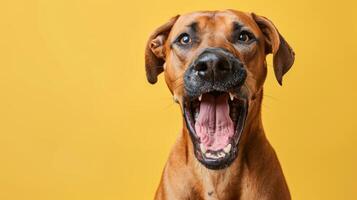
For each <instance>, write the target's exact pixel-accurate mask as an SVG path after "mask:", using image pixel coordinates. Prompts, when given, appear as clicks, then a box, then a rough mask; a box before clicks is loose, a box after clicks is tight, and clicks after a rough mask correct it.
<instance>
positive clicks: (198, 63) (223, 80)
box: [184, 48, 247, 97]
mask: <svg viewBox="0 0 357 200" xmlns="http://www.w3.org/2000/svg"><path fill="white" fill-rule="evenodd" d="M246 76H247V72H246V69H245V67H244V65H243V64H242V62H241V61H240V60H239V58H238V57H237V56H235V55H234V54H233V53H232V52H230V51H228V50H226V49H223V48H207V49H205V50H204V51H203V52H202V53H200V54H199V55H198V56H197V57H196V59H195V60H194V61H193V62H192V64H191V65H190V67H189V68H188V69H187V70H186V72H185V78H184V82H185V89H186V94H187V95H188V96H193V97H194V96H197V95H198V94H200V93H202V91H210V90H217V91H226V90H229V89H232V88H235V87H240V86H241V85H242V84H243V83H244V81H245V78H246Z"/></svg>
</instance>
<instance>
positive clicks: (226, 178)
mask: <svg viewBox="0 0 357 200" xmlns="http://www.w3.org/2000/svg"><path fill="white" fill-rule="evenodd" d="M270 53H272V54H273V68H274V73H275V77H276V79H277V81H278V83H279V84H280V85H281V84H282V79H283V75H284V74H285V73H286V72H287V71H288V70H289V69H290V68H291V66H292V64H293V62H294V52H293V50H292V49H291V47H290V46H289V45H288V43H287V42H286V41H285V39H284V38H283V37H282V35H281V34H280V33H279V32H278V30H277V29H276V27H275V26H274V25H273V23H272V22H271V21H270V20H268V19H267V18H265V17H262V16H259V15H256V14H254V13H245V12H240V11H234V10H225V11H204V12H193V13H190V14H186V15H181V16H176V17H173V18H172V19H170V20H169V21H168V22H167V23H165V24H164V25H162V26H160V27H159V28H157V29H156V30H155V31H154V33H153V34H152V35H151V36H150V38H149V40H148V42H147V46H146V52H145V67H146V75H147V79H148V81H149V82H150V83H152V84H154V83H156V82H157V76H158V75H159V74H160V73H161V72H164V75H165V81H166V84H167V86H168V88H169V90H170V91H171V93H172V95H173V97H174V100H175V101H176V102H177V103H178V104H179V105H180V108H181V111H182V115H183V129H182V133H181V134H180V136H179V138H178V140H177V142H176V143H175V145H174V147H173V149H172V151H171V153H170V155H169V159H168V161H167V163H166V165H165V168H164V171H163V174H162V178H161V181H160V185H159V187H158V189H157V191H156V195H155V199H157V200H176V199H177V200H188V199H191V200H192V199H205V200H206V199H207V200H208V199H212V200H213V199H216V200H218V199H219V200H228V199H229V200H231V199H235V200H238V199H247V200H253V199H265V200H268V199H273V200H281V199H283V200H285V199H291V197H290V193H289V189H288V186H287V184H286V181H285V178H284V175H283V172H282V169H281V166H280V163H279V161H278V159H277V156H276V153H275V151H274V149H273V148H272V146H271V145H270V143H269V142H268V140H267V138H266V136H265V133H264V129H263V125H262V119H261V105H262V99H263V84H264V81H265V79H266V75H267V63H266V55H267V54H270Z"/></svg>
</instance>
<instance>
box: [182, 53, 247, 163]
mask: <svg viewBox="0 0 357 200" xmlns="http://www.w3.org/2000/svg"><path fill="white" fill-rule="evenodd" d="M246 76H247V72H246V69H245V68H244V65H243V64H242V63H241V62H240V60H239V59H238V58H237V57H235V56H234V55H233V54H232V53H230V52H229V51H227V50H225V49H221V48H208V49H205V50H204V51H203V52H202V53H201V54H200V55H199V56H198V57H197V59H195V60H194V61H193V62H192V63H191V65H190V67H189V68H188V69H187V70H186V72H185V75H184V85H185V95H184V99H183V103H184V104H183V109H184V118H185V121H186V126H187V128H188V130H189V132H190V136H191V139H192V142H193V145H194V149H195V156H196V158H197V159H198V160H199V161H200V162H201V163H202V164H203V165H205V166H206V167H207V168H210V169H222V168H225V167H227V166H229V165H230V164H231V163H232V162H233V161H234V159H235V158H236V157H237V152H238V142H239V139H240V136H241V133H242V131H243V128H244V123H245V119H246V116H247V111H248V100H247V99H246V98H244V97H243V96H242V95H241V93H240V89H241V86H242V85H243V84H244V82H245V79H246Z"/></svg>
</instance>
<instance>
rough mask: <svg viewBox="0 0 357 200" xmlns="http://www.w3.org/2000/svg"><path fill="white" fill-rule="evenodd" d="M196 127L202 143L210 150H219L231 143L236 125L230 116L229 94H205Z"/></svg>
mask: <svg viewBox="0 0 357 200" xmlns="http://www.w3.org/2000/svg"><path fill="white" fill-rule="evenodd" d="M195 129H196V133H197V135H198V137H200V139H201V143H202V144H203V145H204V146H205V147H206V149H208V150H213V151H217V150H220V149H222V148H224V147H225V146H227V145H228V143H229V138H230V137H232V136H233V134H234V125H233V122H232V120H231V117H230V116H229V105H228V94H223V95H220V96H218V97H215V96H213V95H211V94H204V95H203V96H202V101H201V104H200V112H199V115H198V118H197V121H196V123H195Z"/></svg>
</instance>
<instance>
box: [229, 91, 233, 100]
mask: <svg viewBox="0 0 357 200" xmlns="http://www.w3.org/2000/svg"><path fill="white" fill-rule="evenodd" d="M229 97H230V98H231V101H233V99H234V95H233V94H232V93H229Z"/></svg>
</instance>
